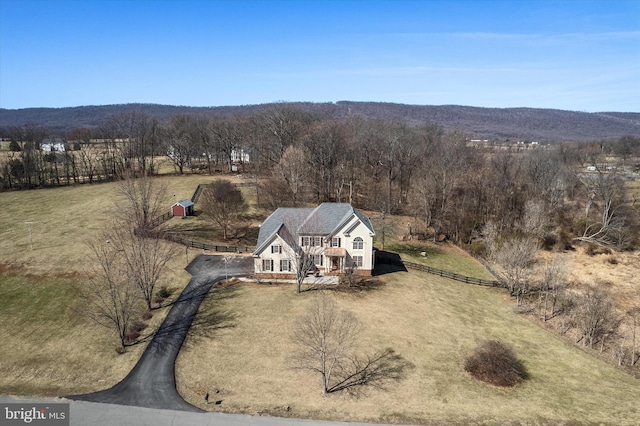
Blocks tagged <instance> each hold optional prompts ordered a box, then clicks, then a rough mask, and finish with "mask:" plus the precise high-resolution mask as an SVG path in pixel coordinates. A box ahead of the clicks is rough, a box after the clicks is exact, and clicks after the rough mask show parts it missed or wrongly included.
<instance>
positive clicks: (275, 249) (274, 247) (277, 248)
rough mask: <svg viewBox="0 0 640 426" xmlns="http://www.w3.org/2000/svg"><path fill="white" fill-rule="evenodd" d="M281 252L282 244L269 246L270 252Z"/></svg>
mask: <svg viewBox="0 0 640 426" xmlns="http://www.w3.org/2000/svg"><path fill="white" fill-rule="evenodd" d="M276 253H282V246H281V245H278V244H274V245H272V246H271V254H276Z"/></svg>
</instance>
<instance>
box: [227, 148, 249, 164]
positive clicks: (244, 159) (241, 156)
mask: <svg viewBox="0 0 640 426" xmlns="http://www.w3.org/2000/svg"><path fill="white" fill-rule="evenodd" d="M249 160H250V158H249V150H248V149H247V148H240V149H236V148H234V149H232V150H231V161H232V162H233V163H248V162H249Z"/></svg>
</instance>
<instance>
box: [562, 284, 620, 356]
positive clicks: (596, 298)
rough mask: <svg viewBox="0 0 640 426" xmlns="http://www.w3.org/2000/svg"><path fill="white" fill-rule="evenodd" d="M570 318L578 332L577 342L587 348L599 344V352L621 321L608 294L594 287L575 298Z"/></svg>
mask: <svg viewBox="0 0 640 426" xmlns="http://www.w3.org/2000/svg"><path fill="white" fill-rule="evenodd" d="M572 318H573V322H574V325H575V327H576V329H577V331H578V339H577V341H578V342H582V344H583V345H584V346H587V345H588V346H589V347H593V345H594V344H596V343H600V350H601V351H602V350H603V349H604V346H605V343H606V340H607V339H608V338H609V337H611V336H612V335H614V334H615V333H616V332H617V330H618V327H619V325H620V321H621V319H620V317H619V316H618V315H617V313H616V311H615V308H614V306H613V303H612V302H611V296H610V294H609V292H608V291H607V290H605V289H603V288H601V287H595V286H590V287H588V288H587V289H586V291H584V292H583V293H581V294H579V295H577V296H576V301H575V304H574V309H573V312H572Z"/></svg>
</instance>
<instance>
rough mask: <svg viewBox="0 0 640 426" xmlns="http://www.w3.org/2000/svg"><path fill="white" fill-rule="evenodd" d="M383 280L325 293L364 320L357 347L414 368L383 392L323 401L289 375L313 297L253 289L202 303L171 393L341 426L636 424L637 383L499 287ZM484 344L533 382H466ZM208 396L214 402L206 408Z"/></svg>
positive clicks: (315, 384)
mask: <svg viewBox="0 0 640 426" xmlns="http://www.w3.org/2000/svg"><path fill="white" fill-rule="evenodd" d="M382 279H383V280H384V282H385V283H386V285H385V286H383V287H381V288H378V289H376V290H372V291H370V292H369V293H360V294H357V295H355V294H348V293H336V294H334V297H335V298H336V301H337V303H338V304H339V306H341V307H342V308H344V309H348V310H350V311H352V312H353V313H355V315H356V316H357V317H358V318H359V319H360V321H361V322H362V324H363V326H364V330H363V333H362V336H361V337H362V339H361V349H362V350H363V351H365V350H368V349H382V348H386V347H390V348H393V349H394V350H395V351H396V352H398V353H399V354H401V355H402V356H404V357H405V358H406V359H407V360H409V361H410V362H411V363H413V365H414V367H413V369H412V370H411V371H410V372H409V374H408V377H407V378H406V379H404V380H403V381H402V382H400V383H398V384H391V385H390V386H389V387H388V389H387V390H386V391H383V390H377V389H373V390H370V391H369V392H368V393H367V394H366V395H365V396H362V397H360V398H358V399H355V398H353V397H350V396H347V395H344V394H334V395H323V394H322V392H321V388H320V383H319V377H317V376H314V375H312V374H311V373H307V372H302V371H297V370H293V369H291V368H290V367H291V363H290V360H289V356H290V354H291V353H292V351H294V349H295V346H294V344H293V343H292V340H291V337H290V336H291V333H292V329H293V325H294V322H295V320H296V317H298V316H299V315H300V314H302V313H303V312H304V311H305V309H306V307H307V306H308V305H309V303H310V300H311V299H312V298H313V297H315V296H316V294H315V293H314V292H307V293H303V294H300V295H297V294H296V293H295V290H294V288H293V286H290V285H289V286H288V285H277V286H269V285H256V284H240V285H239V286H238V287H237V288H236V289H235V290H234V291H232V292H230V293H228V294H227V296H226V297H224V298H223V299H221V300H217V301H215V302H214V301H212V302H210V303H208V304H207V305H203V307H202V308H201V312H200V313H199V315H202V316H203V317H208V318H222V320H221V321H220V322H219V325H220V327H219V328H216V327H212V326H211V324H210V325H209V328H208V329H209V330H210V331H211V330H213V331H212V332H210V333H207V334H206V336H205V337H203V334H202V333H200V332H199V331H198V327H196V328H195V329H194V330H193V335H190V336H189V337H188V338H187V346H186V347H185V349H183V350H182V351H181V353H180V355H179V358H178V361H177V380H178V390H179V391H180V392H181V394H182V395H183V396H184V397H185V398H186V399H187V400H188V401H189V402H191V403H192V404H195V405H198V406H200V407H201V408H205V409H209V410H220V411H226V412H244V413H250V414H272V415H280V416H290V417H311V418H316V419H334V420H342V421H373V422H392V423H393V422H398V423H422V424H460V425H468V424H495V425H502V424H616V425H631V424H637V419H638V418H639V416H640V406H639V405H638V400H640V386H639V385H638V382H637V380H635V379H633V378H632V377H631V376H629V375H627V374H625V373H623V372H621V371H619V370H617V369H615V368H613V367H611V366H609V365H607V364H606V363H604V362H602V361H600V360H598V359H596V358H594V357H592V356H591V355H588V354H587V353H585V352H583V351H581V350H580V349H578V348H576V347H574V346H572V345H571V344H569V343H568V342H565V341H564V340H563V339H562V338H558V337H555V336H553V335H552V334H550V333H548V332H546V331H544V330H543V329H541V328H539V327H538V326H536V325H535V324H533V323H531V322H529V321H527V320H526V319H524V318H522V317H520V316H518V315H517V314H515V313H513V311H512V308H511V306H512V305H511V304H510V303H509V301H508V299H507V296H506V294H505V293H504V292H502V291H501V290H497V289H489V288H482V287H476V286H470V285H465V284H462V283H457V282H454V281H449V280H446V279H442V278H439V277H436V276H432V275H426V274H419V273H414V272H409V273H403V272H400V273H395V274H389V275H385V276H383V277H382ZM214 299H215V297H214ZM484 339H499V340H501V341H503V342H505V343H508V344H510V345H512V346H513V348H514V349H515V352H516V354H517V355H518V356H519V358H521V359H522V360H523V362H524V364H525V366H526V368H527V369H528V372H529V374H530V379H529V380H527V381H526V382H525V383H524V384H522V385H519V386H517V387H516V388H514V389H501V388H496V387H493V386H489V385H486V384H483V383H481V382H478V381H476V380H475V379H473V378H471V377H470V376H469V375H468V374H466V373H465V372H464V370H463V367H462V366H463V362H464V358H465V356H466V355H467V354H468V353H469V352H471V351H472V350H473V348H474V347H475V346H476V344H477V343H478V342H479V341H481V340H484ZM215 390H219V391H220V392H219V393H213V392H215ZM206 392H211V395H213V396H212V397H211V398H215V399H217V400H222V403H221V404H220V405H213V404H210V405H205V404H204V394H205V393H206ZM287 407H288V408H287Z"/></svg>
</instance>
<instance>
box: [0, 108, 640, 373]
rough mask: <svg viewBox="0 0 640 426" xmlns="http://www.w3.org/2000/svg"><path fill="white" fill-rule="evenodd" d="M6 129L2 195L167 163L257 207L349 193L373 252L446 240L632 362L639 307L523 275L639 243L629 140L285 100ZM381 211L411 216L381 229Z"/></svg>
mask: <svg viewBox="0 0 640 426" xmlns="http://www.w3.org/2000/svg"><path fill="white" fill-rule="evenodd" d="M6 133H7V135H6V136H7V139H6V144H7V148H8V149H7V150H6V151H4V152H2V153H1V156H0V189H1V190H3V191H8V190H23V189H33V188H42V187H49V186H62V185H75V184H98V183H100V182H105V181H114V180H120V179H123V178H125V177H136V176H142V175H154V174H157V173H159V167H160V162H161V161H165V160H167V159H168V160H169V161H170V162H171V165H172V169H173V173H175V174H177V175H182V174H195V173H199V174H210V175H216V174H227V173H236V174H240V175H241V176H242V177H243V178H244V179H246V180H247V181H251V182H254V183H255V184H256V187H257V200H258V204H259V205H260V206H262V207H263V208H265V209H266V210H271V209H275V208H277V207H283V206H301V205H308V204H317V203H321V202H326V201H333V202H349V203H352V204H353V205H354V206H355V207H357V208H360V209H363V210H366V211H370V212H373V213H375V214H377V215H378V216H379V217H380V218H381V222H380V223H382V226H380V225H379V226H378V229H377V230H376V232H377V233H378V235H379V238H381V241H382V248H384V241H385V233H391V232H393V233H394V234H395V235H397V234H402V235H403V237H402V238H404V239H406V240H420V239H429V240H432V241H434V242H441V241H445V240H448V241H452V242H454V243H455V244H458V245H459V246H462V247H463V248H465V249H466V250H467V251H469V252H472V253H473V254H474V255H476V256H478V257H479V258H482V259H485V260H487V262H486V263H487V265H488V266H489V267H490V268H492V272H493V273H494V274H495V275H496V276H497V277H498V278H499V279H500V280H501V281H502V282H504V283H505V286H506V287H507V288H508V289H509V291H510V294H511V295H512V296H513V297H514V298H515V299H516V300H517V302H518V305H519V306H528V307H531V309H532V310H533V311H535V312H536V315H539V317H540V318H541V319H542V320H543V321H545V322H546V321H548V320H550V319H552V318H555V317H558V316H560V315H561V314H563V313H564V314H565V315H564V317H563V318H565V319H563V321H562V322H561V323H559V325H558V327H560V328H562V329H564V332H567V331H568V330H571V333H573V335H574V337H575V340H576V341H577V342H580V343H582V344H583V345H585V346H589V347H592V348H594V347H597V346H598V345H600V347H601V350H602V351H604V350H605V349H606V348H609V350H610V351H612V352H611V353H613V354H615V357H616V359H617V362H618V363H619V364H620V365H628V366H632V365H634V364H636V363H637V361H638V358H639V356H638V353H637V352H638V351H637V349H636V347H637V344H636V339H635V330H636V322H637V320H638V319H640V318H639V317H640V314H639V312H640V308H639V307H634V306H632V307H630V308H629V310H628V311H627V312H623V313H621V314H620V315H617V314H615V315H614V311H613V310H612V309H611V307H610V306H609V305H607V303H608V302H607V300H608V296H607V294H606V293H603V291H602V289H598V288H588V289H584V291H582V292H581V293H579V294H578V293H567V294H571V297H569V296H567V297H563V296H562V294H561V293H562V290H563V289H566V288H565V287H566V286H564V284H561V283H560V282H561V281H562V280H561V279H560V275H561V272H562V271H561V269H562V268H561V267H560V265H559V264H558V263H556V262H554V261H551V260H550V261H548V262H547V265H546V266H545V268H543V270H539V271H537V272H536V274H535V277H537V278H535V279H534V278H533V277H534V274H533V271H534V269H535V266H534V265H535V264H536V261H535V256H536V252H537V251H538V250H539V249H540V248H542V249H544V250H546V251H547V253H553V252H554V251H563V250H573V249H574V248H575V247H576V246H581V247H586V250H587V251H588V252H591V253H596V252H604V251H610V250H617V251H630V250H636V249H638V246H639V244H640V198H639V197H640V191H639V190H638V189H639V188H638V185H637V180H638V179H640V138H638V137H634V136H622V137H619V138H617V139H614V140H608V141H602V140H600V141H592V142H566V143H557V144H541V143H540V144H538V143H530V142H529V143H524V142H513V143H502V144H492V143H488V142H484V141H482V140H481V141H477V140H472V139H471V138H470V137H469V136H468V135H466V134H464V133H463V132H461V131H458V130H455V129H445V128H443V127H441V126H438V125H435V124H432V123H429V122H422V123H408V122H406V121H402V120H398V119H372V118H366V117H362V116H350V117H347V118H346V119H340V120H339V119H335V118H330V117H326V116H323V115H320V114H314V113H310V112H307V111H304V110H300V109H296V108H293V107H291V106H287V105H274V106H272V107H271V108H268V109H264V110H261V111H260V112H257V113H255V114H248V115H242V116H214V115H203V114H177V115H173V116H171V117H169V118H168V119H164V120H160V119H158V118H157V117H154V116H152V115H149V114H147V113H143V112H127V113H122V114H116V115H112V116H110V117H109V118H108V119H106V120H105V121H104V122H102V123H101V125H100V126H98V127H96V128H77V129H74V130H71V131H69V132H68V133H66V134H64V135H60V134H58V138H59V139H60V140H61V141H62V142H63V143H64V146H65V148H64V149H60V150H57V151H56V150H51V151H44V150H42V149H40V148H41V146H40V144H41V141H43V140H45V139H47V138H52V134H51V131H49V130H47V129H46V128H44V127H40V126H37V125H23V126H13V127H11V128H8V129H6ZM391 215H403V216H408V217H411V218H414V220H412V221H411V224H407V229H391V225H389V227H387V226H386V223H387V222H386V221H385V218H386V217H390V216H391ZM580 298H583V299H580ZM596 302H597V303H596ZM590 303H596V305H594V306H592V307H591V308H593V309H592V310H591V311H589V312H587V311H585V309H587V308H589V306H591V305H590ZM607 306H609V307H607ZM591 308H590V309H591ZM603 312H604V313H603ZM625 315H626V316H625ZM593 316H599V317H598V318H596V319H594V318H593ZM623 316H624V318H623ZM623 320H624V321H632V324H633V328H632V329H633V340H631V339H632V337H631V335H630V334H626V335H625V336H624V341H623V342H622V343H621V340H620V339H622V337H620V336H622V334H620V333H618V331H619V329H620V325H621V324H622V323H623ZM594 321H595V322H594ZM614 342H615V343H614ZM614 347H615V348H618V349H615V348H614ZM614 349H615V350H614ZM615 351H618V352H615Z"/></svg>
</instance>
